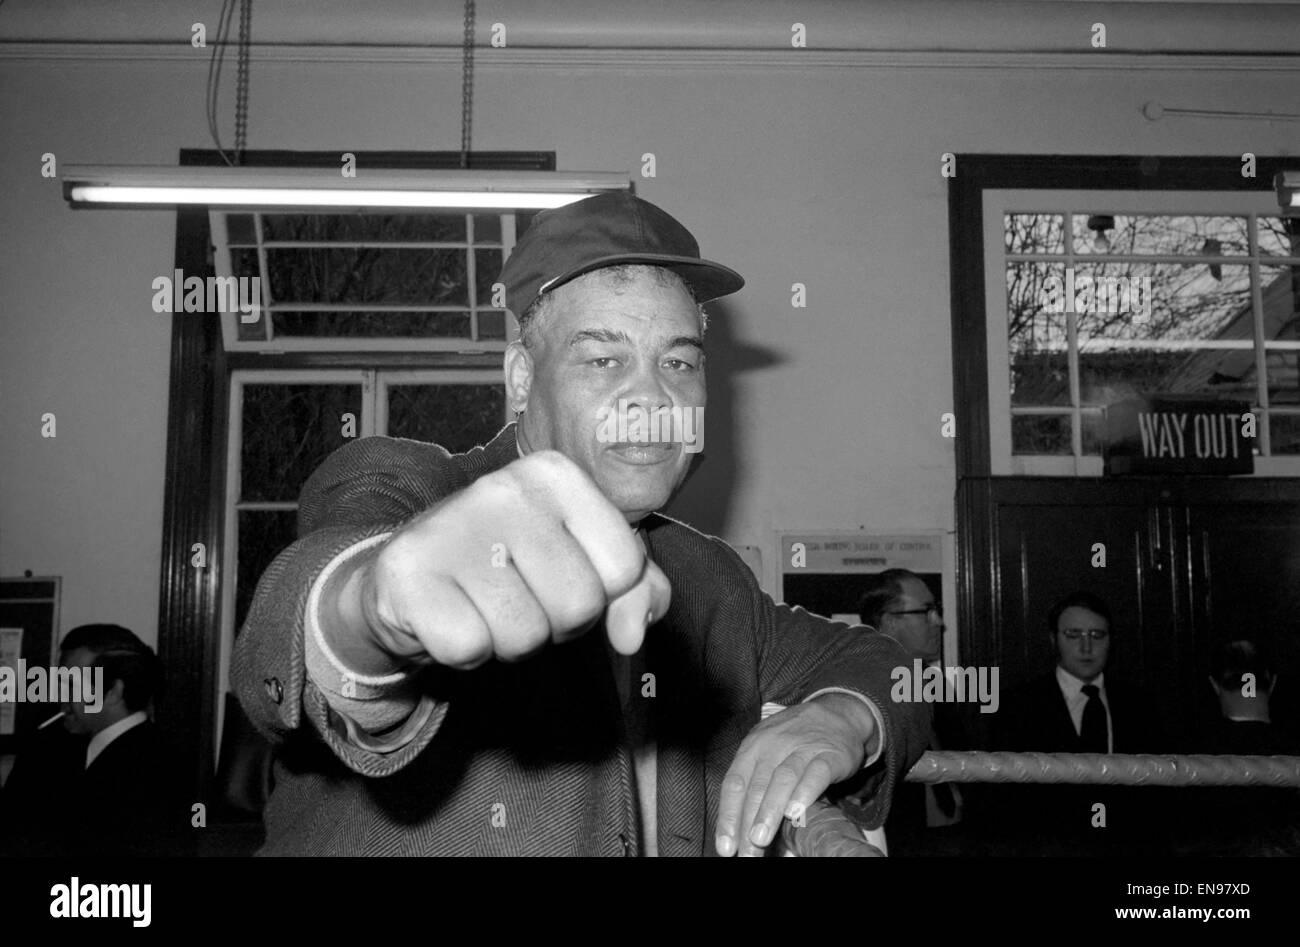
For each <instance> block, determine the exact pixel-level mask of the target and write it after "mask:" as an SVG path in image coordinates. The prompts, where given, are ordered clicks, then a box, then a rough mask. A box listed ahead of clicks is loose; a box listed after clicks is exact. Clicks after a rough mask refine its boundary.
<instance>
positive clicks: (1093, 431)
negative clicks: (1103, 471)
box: [1079, 411, 1106, 457]
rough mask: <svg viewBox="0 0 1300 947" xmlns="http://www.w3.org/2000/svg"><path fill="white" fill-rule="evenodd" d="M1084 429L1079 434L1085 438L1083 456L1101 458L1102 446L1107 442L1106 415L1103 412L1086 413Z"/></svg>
mask: <svg viewBox="0 0 1300 947" xmlns="http://www.w3.org/2000/svg"><path fill="white" fill-rule="evenodd" d="M1081 420H1082V422H1083V429H1082V430H1081V431H1080V432H1079V433H1080V435H1081V436H1082V438H1083V443H1082V445H1081V446H1082V449H1083V455H1084V456H1085V457H1087V456H1093V457H1099V456H1101V448H1102V445H1103V444H1104V443H1105V442H1106V415H1105V414H1104V413H1102V412H1101V411H1084V412H1083V415H1082V418H1081Z"/></svg>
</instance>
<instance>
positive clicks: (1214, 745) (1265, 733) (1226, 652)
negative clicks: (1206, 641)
mask: <svg viewBox="0 0 1300 947" xmlns="http://www.w3.org/2000/svg"><path fill="white" fill-rule="evenodd" d="M1276 683H1277V674H1276V673H1275V672H1274V670H1273V665H1272V662H1271V661H1270V660H1269V657H1268V654H1267V653H1266V652H1265V651H1264V649H1263V648H1261V647H1260V646H1259V645H1257V644H1255V643H1254V642H1253V641H1245V640H1238V641H1228V642H1225V643H1223V644H1221V645H1219V647H1218V648H1216V649H1215V650H1214V653H1213V655H1212V656H1211V658H1210V687H1211V688H1213V690H1214V695H1215V697H1216V698H1217V699H1218V702H1219V717H1218V719H1217V720H1216V722H1215V724H1216V725H1215V726H1213V727H1212V728H1211V729H1210V732H1209V733H1207V734H1206V736H1205V739H1204V740H1203V741H1202V743H1203V746H1202V747H1201V748H1200V752H1203V753H1228V754H1235V755H1239V756H1294V755H1300V740H1297V738H1296V735H1295V734H1293V733H1289V732H1287V731H1286V730H1285V729H1283V728H1281V727H1279V726H1277V725H1276V724H1275V723H1274V722H1273V719H1272V716H1271V714H1270V709H1269V700H1270V698H1271V697H1272V696H1273V687H1274V685H1275V684H1276Z"/></svg>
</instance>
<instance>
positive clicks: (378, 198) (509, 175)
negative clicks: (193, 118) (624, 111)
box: [61, 165, 630, 210]
mask: <svg viewBox="0 0 1300 947" xmlns="http://www.w3.org/2000/svg"><path fill="white" fill-rule="evenodd" d="M61 177H62V178H63V196H64V197H65V198H66V199H67V201H68V203H69V204H71V205H72V206H73V207H143V208H148V207H176V206H181V205H190V204H192V205H200V206H205V207H263V208H266V207H275V208H286V209H291V208H304V207H329V208H351V209H364V208H371V207H376V208H378V207H387V208H407V209H415V210H421V209H435V208H457V209H463V208H480V207H481V208H484V209H492V208H512V207H513V208H520V209H530V210H534V209H535V210H544V209H546V208H549V207H562V206H564V205H565V204H570V203H572V202H574V201H579V200H582V199H583V198H585V197H590V196H592V195H593V194H600V193H603V192H605V191H625V190H627V189H628V188H629V187H630V182H629V179H628V176H627V175H626V174H615V173H609V172H600V171H590V172H587V171H460V170H451V171H441V170H439V171H419V170H406V169H402V170H394V169H374V170H367V169H365V168H357V169H356V176H355V177H344V176H343V174H342V173H341V171H340V170H339V169H327V168H245V167H236V168H231V167H183V168H173V167H128V166H124V165H118V166H86V165H75V166H74V165H69V166H67V167H66V168H64V171H63V174H62V175H61Z"/></svg>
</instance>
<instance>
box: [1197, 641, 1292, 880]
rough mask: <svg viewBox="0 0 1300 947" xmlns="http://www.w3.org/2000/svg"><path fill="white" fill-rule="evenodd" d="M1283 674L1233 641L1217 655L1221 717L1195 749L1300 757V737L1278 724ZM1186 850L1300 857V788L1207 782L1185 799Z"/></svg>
mask: <svg viewBox="0 0 1300 947" xmlns="http://www.w3.org/2000/svg"><path fill="white" fill-rule="evenodd" d="M1276 682H1277V674H1276V672H1275V671H1274V668H1273V664H1272V662H1271V661H1270V660H1269V658H1268V656H1267V654H1266V653H1265V652H1264V649H1262V648H1261V647H1260V646H1259V645H1257V644H1255V643H1254V642H1253V641H1246V640H1237V641H1228V642H1225V643H1223V644H1221V645H1220V646H1219V647H1217V648H1215V650H1214V652H1213V654H1212V656H1211V659H1210V686H1211V687H1212V688H1213V690H1214V694H1215V697H1216V698H1217V700H1218V704H1219V715H1218V718H1217V719H1216V720H1215V721H1214V722H1213V723H1212V724H1210V725H1209V727H1207V728H1206V730H1205V731H1204V732H1203V733H1201V734H1200V739H1199V740H1198V741H1197V743H1196V745H1194V746H1193V747H1191V752H1195V753H1213V754H1226V755H1232V756H1300V738H1297V736H1296V734H1294V733H1292V732H1290V731H1288V730H1287V729H1285V728H1283V727H1280V726H1278V725H1277V724H1276V723H1275V722H1274V721H1273V717H1272V710H1271V707H1270V698H1271V697H1272V694H1273V687H1274V685H1275V684H1276ZM1179 801H1180V804H1181V806H1180V808H1181V810H1182V817H1181V818H1180V819H1179V826H1180V831H1179V832H1178V837H1177V850H1178V851H1179V852H1180V853H1181V854H1195V855H1241V856H1252V855H1286V856H1292V857H1294V856H1295V855H1300V790H1296V789H1275V788H1272V787H1266V786H1256V787H1251V788H1249V789H1241V788H1238V787H1213V788H1211V787H1205V788H1198V789H1196V790H1192V791H1188V792H1187V793H1185V794H1184V796H1183V798H1181V799H1180V800H1179Z"/></svg>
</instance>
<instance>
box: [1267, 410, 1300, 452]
mask: <svg viewBox="0 0 1300 947" xmlns="http://www.w3.org/2000/svg"><path fill="white" fill-rule="evenodd" d="M1268 435H1269V442H1270V446H1271V448H1272V452H1273V453H1274V454H1291V455H1294V454H1300V414H1270V415H1269V418H1268Z"/></svg>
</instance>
